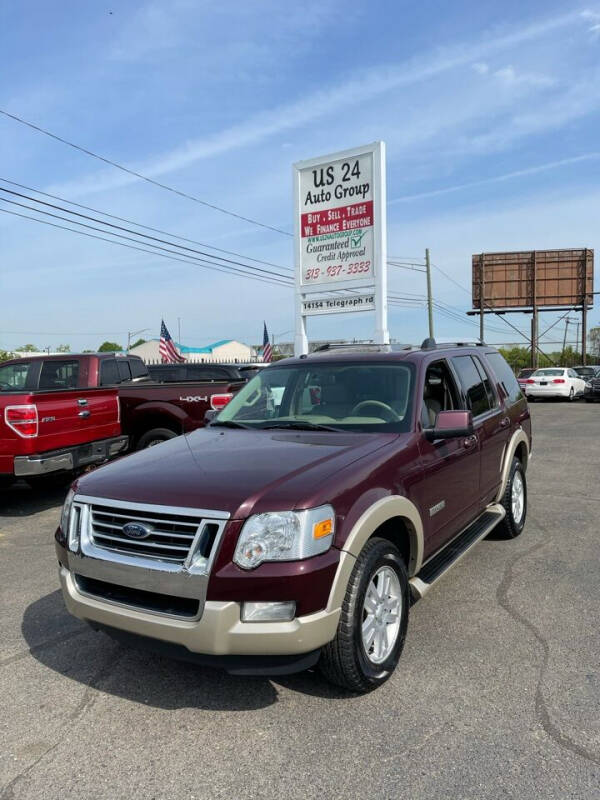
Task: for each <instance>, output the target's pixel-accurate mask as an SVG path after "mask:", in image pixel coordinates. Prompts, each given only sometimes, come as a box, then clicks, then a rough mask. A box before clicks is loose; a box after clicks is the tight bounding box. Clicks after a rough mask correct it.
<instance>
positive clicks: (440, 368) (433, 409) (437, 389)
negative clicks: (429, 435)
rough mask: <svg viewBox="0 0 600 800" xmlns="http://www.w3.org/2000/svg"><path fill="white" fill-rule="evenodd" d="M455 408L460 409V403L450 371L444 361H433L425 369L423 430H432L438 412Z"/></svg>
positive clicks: (422, 413) (422, 410) (422, 409)
mask: <svg viewBox="0 0 600 800" xmlns="http://www.w3.org/2000/svg"><path fill="white" fill-rule="evenodd" d="M457 408H460V401H459V399H458V392H457V391H456V386H455V383H454V379H453V377H452V375H451V373H450V369H449V367H448V365H447V364H446V362H445V361H435V362H434V363H433V364H430V365H429V366H428V367H427V373H426V374H425V385H424V387H423V405H422V407H421V424H422V425H423V427H424V428H430V427H431V428H432V427H433V426H434V425H435V421H436V419H437V415H438V414H439V413H440V411H453V410H454V409H457Z"/></svg>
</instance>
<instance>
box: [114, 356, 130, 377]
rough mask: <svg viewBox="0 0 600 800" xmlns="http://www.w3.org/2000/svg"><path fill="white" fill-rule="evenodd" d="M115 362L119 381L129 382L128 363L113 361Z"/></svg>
mask: <svg viewBox="0 0 600 800" xmlns="http://www.w3.org/2000/svg"><path fill="white" fill-rule="evenodd" d="M115 361H116V364H117V369H118V370H119V379H120V380H121V381H130V380H131V370H130V369H129V363H128V362H127V361H125V360H121V359H115Z"/></svg>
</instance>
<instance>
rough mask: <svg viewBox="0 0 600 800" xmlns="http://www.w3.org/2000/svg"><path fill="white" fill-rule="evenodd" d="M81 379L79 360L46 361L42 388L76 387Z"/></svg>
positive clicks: (41, 381)
mask: <svg viewBox="0 0 600 800" xmlns="http://www.w3.org/2000/svg"><path fill="white" fill-rule="evenodd" d="M78 380H79V361H76V360H69V361H44V363H43V364H42V371H41V372H40V383H39V387H40V389H75V388H76V387H77V382H78Z"/></svg>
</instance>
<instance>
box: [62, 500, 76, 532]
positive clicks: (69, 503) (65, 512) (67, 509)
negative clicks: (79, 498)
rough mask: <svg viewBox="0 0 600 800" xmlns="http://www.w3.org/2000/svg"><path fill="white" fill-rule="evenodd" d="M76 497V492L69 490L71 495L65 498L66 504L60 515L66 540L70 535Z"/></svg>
mask: <svg viewBox="0 0 600 800" xmlns="http://www.w3.org/2000/svg"><path fill="white" fill-rule="evenodd" d="M74 497H75V492H74V491H73V489H69V493H68V494H67V496H66V497H65V502H64V504H63V507H62V512H61V515H60V529H61V531H62V532H63V534H64V537H65V539H66V538H67V536H68V535H69V518H70V516H71V507H72V505H73V498H74Z"/></svg>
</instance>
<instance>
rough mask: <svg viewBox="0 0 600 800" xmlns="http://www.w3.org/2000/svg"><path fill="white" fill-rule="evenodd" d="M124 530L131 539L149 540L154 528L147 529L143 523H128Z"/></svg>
mask: <svg viewBox="0 0 600 800" xmlns="http://www.w3.org/2000/svg"><path fill="white" fill-rule="evenodd" d="M122 530H123V533H124V534H125V536H128V537H129V538H130V539H147V538H148V536H150V534H151V533H152V528H147V527H146V526H145V525H142V524H141V522H126V523H125V525H123V528H122Z"/></svg>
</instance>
